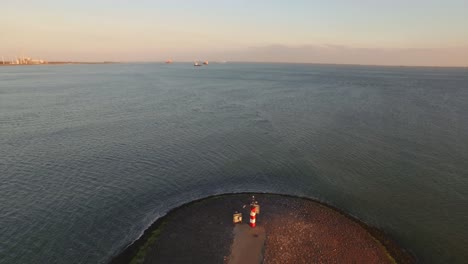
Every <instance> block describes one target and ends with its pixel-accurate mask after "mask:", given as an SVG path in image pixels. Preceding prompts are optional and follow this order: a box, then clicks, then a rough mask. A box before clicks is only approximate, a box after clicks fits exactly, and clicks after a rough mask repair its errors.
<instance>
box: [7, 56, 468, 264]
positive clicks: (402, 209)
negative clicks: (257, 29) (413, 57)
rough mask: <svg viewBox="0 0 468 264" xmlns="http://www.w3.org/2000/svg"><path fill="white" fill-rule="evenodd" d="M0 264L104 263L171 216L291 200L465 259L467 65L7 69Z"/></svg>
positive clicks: (442, 258) (417, 247) (418, 247)
mask: <svg viewBox="0 0 468 264" xmlns="http://www.w3.org/2000/svg"><path fill="white" fill-rule="evenodd" d="M0 135H1V137H0V183H1V185H0V259H1V260H0V263H104V262H106V261H107V260H109V258H110V257H111V256H113V255H115V254H117V253H118V252H119V251H120V250H121V249H122V248H123V247H124V246H125V245H127V244H128V243H130V242H131V241H133V240H134V239H136V238H137V237H138V236H139V235H140V234H141V232H143V230H144V229H145V228H146V227H147V226H148V225H149V224H150V223H151V222H152V221H154V220H155V219H156V218H158V217H159V216H161V215H163V214H164V213H165V212H166V211H167V210H169V209H171V208H173V207H175V206H177V205H180V204H182V203H185V202H188V201H191V200H193V199H196V198H201V197H204V196H208V195H212V194H216V193H224V192H238V191H259V192H278V193H288V194H296V195H302V196H308V197H312V198H317V199H320V200H322V201H326V202H328V203H330V204H333V205H335V206H337V207H339V208H341V209H343V210H344V211H346V212H349V213H350V214H352V215H354V216H356V217H358V218H360V219H362V220H363V221H365V222H366V223H369V224H371V225H375V226H377V227H380V228H382V229H383V230H384V231H386V232H387V233H389V234H390V235H391V236H392V237H394V238H395V239H396V240H397V241H398V242H399V243H401V244H402V245H403V246H404V247H406V248H408V249H410V250H412V251H413V252H414V253H415V254H416V256H417V257H418V258H419V259H420V260H421V261H422V262H425V263H426V262H427V263H463V262H465V263H466V260H467V259H468V251H467V248H468V228H467V223H468V69H467V68H459V69H456V68H454V69H448V68H398V67H364V66H326V65H288V64H276V65H274V64H230V63H228V64H214V63H213V64H210V65H209V66H204V67H196V68H195V67H193V66H192V65H190V64H173V65H164V64H115V65H62V66H32V67H0Z"/></svg>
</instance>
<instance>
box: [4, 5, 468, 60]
mask: <svg viewBox="0 0 468 264" xmlns="http://www.w3.org/2000/svg"><path fill="white" fill-rule="evenodd" d="M0 1H1V3H0V12H1V13H0V56H4V57H5V58H7V59H8V58H12V57H13V56H19V55H28V56H31V57H35V58H43V59H46V60H49V61H52V60H73V61H103V60H105V61H163V60H166V59H172V60H174V61H194V60H210V61H258V62H299V63H334V64H335V63H336V64H373V65H374V64H377V65H422V66H468V15H467V12H468V0H439V1H436V0H425V1H422V0H412V1H408V0H392V1H390V0H388V1H383V0H359V1H358V0H326V1H316V0H308V1H306V0H290V1H284V0H283V1H279V0H249V1H248V0H236V1H227V0H226V1H223V0H186V1H182V0H171V1H158V0H80V1H68V0H28V1H27V0H0Z"/></svg>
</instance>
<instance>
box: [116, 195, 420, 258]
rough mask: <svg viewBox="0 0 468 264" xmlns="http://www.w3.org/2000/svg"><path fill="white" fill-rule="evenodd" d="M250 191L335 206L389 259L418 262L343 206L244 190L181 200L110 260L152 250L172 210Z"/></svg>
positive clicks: (299, 197)
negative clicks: (342, 207) (378, 246)
mask: <svg viewBox="0 0 468 264" xmlns="http://www.w3.org/2000/svg"><path fill="white" fill-rule="evenodd" d="M251 195H255V196H263V197H273V198H275V199H284V200H288V199H294V200H295V201H297V202H299V203H304V202H305V203H311V204H316V205H319V206H323V207H325V208H327V209H329V210H332V211H334V212H336V213H338V214H339V215H341V216H343V217H345V218H346V219H348V220H349V222H350V223H354V224H357V225H358V226H359V227H361V228H362V229H363V230H365V231H366V232H367V233H368V234H369V235H370V236H371V237H372V238H373V240H375V242H376V243H377V244H378V245H380V247H381V248H382V249H383V251H384V252H385V254H387V256H388V257H389V259H391V260H392V261H391V262H396V263H415V262H416V258H415V256H414V255H413V254H411V253H410V252H408V251H407V250H406V249H404V248H402V247H401V246H399V245H398V243H397V242H396V241H395V240H394V239H392V238H391V237H389V236H388V235H387V234H385V233H384V232H383V231H382V230H380V229H378V228H376V227H373V226H370V225H367V224H365V223H364V222H362V221H360V220H359V219H357V218H355V217H354V216H351V215H349V214H347V213H346V212H344V211H343V210H341V209H339V208H336V207H334V206H332V205H329V204H326V203H324V202H321V201H318V200H314V199H312V198H309V197H301V196H294V195H289V194H275V193H249V192H242V193H225V194H218V195H211V196H207V197H204V198H200V199H197V200H193V201H190V202H188V203H185V204H182V205H180V206H178V207H175V208H172V209H171V210H169V211H168V212H167V213H166V214H165V215H164V216H162V217H160V218H158V219H157V220H156V221H155V222H153V223H152V224H151V225H150V226H149V227H148V228H147V229H146V230H145V231H144V233H143V234H142V235H141V236H140V237H139V238H138V239H137V240H135V241H134V242H132V243H130V244H129V245H127V246H126V247H125V248H124V249H123V250H122V251H121V252H120V253H119V254H117V255H115V256H113V257H112V258H111V259H110V261H109V263H130V262H131V261H132V260H134V259H135V257H136V256H137V255H141V254H142V249H143V251H144V252H143V255H146V254H147V253H148V252H150V251H151V246H152V243H153V242H154V240H156V239H158V236H159V233H160V231H161V229H163V228H164V226H165V225H166V224H167V223H170V222H171V221H170V220H171V219H170V218H171V216H172V215H173V214H176V213H177V212H179V211H182V210H184V209H185V210H187V209H190V208H191V207H194V205H196V204H199V203H203V202H209V201H212V200H214V199H220V198H225V199H228V198H233V197H238V196H246V197H248V196H251ZM229 213H231V212H229ZM189 217H190V216H189ZM229 217H230V214H229V215H228V218H229ZM247 217H248V216H244V219H246V218H247ZM139 257H140V258H141V257H142V256H139Z"/></svg>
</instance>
